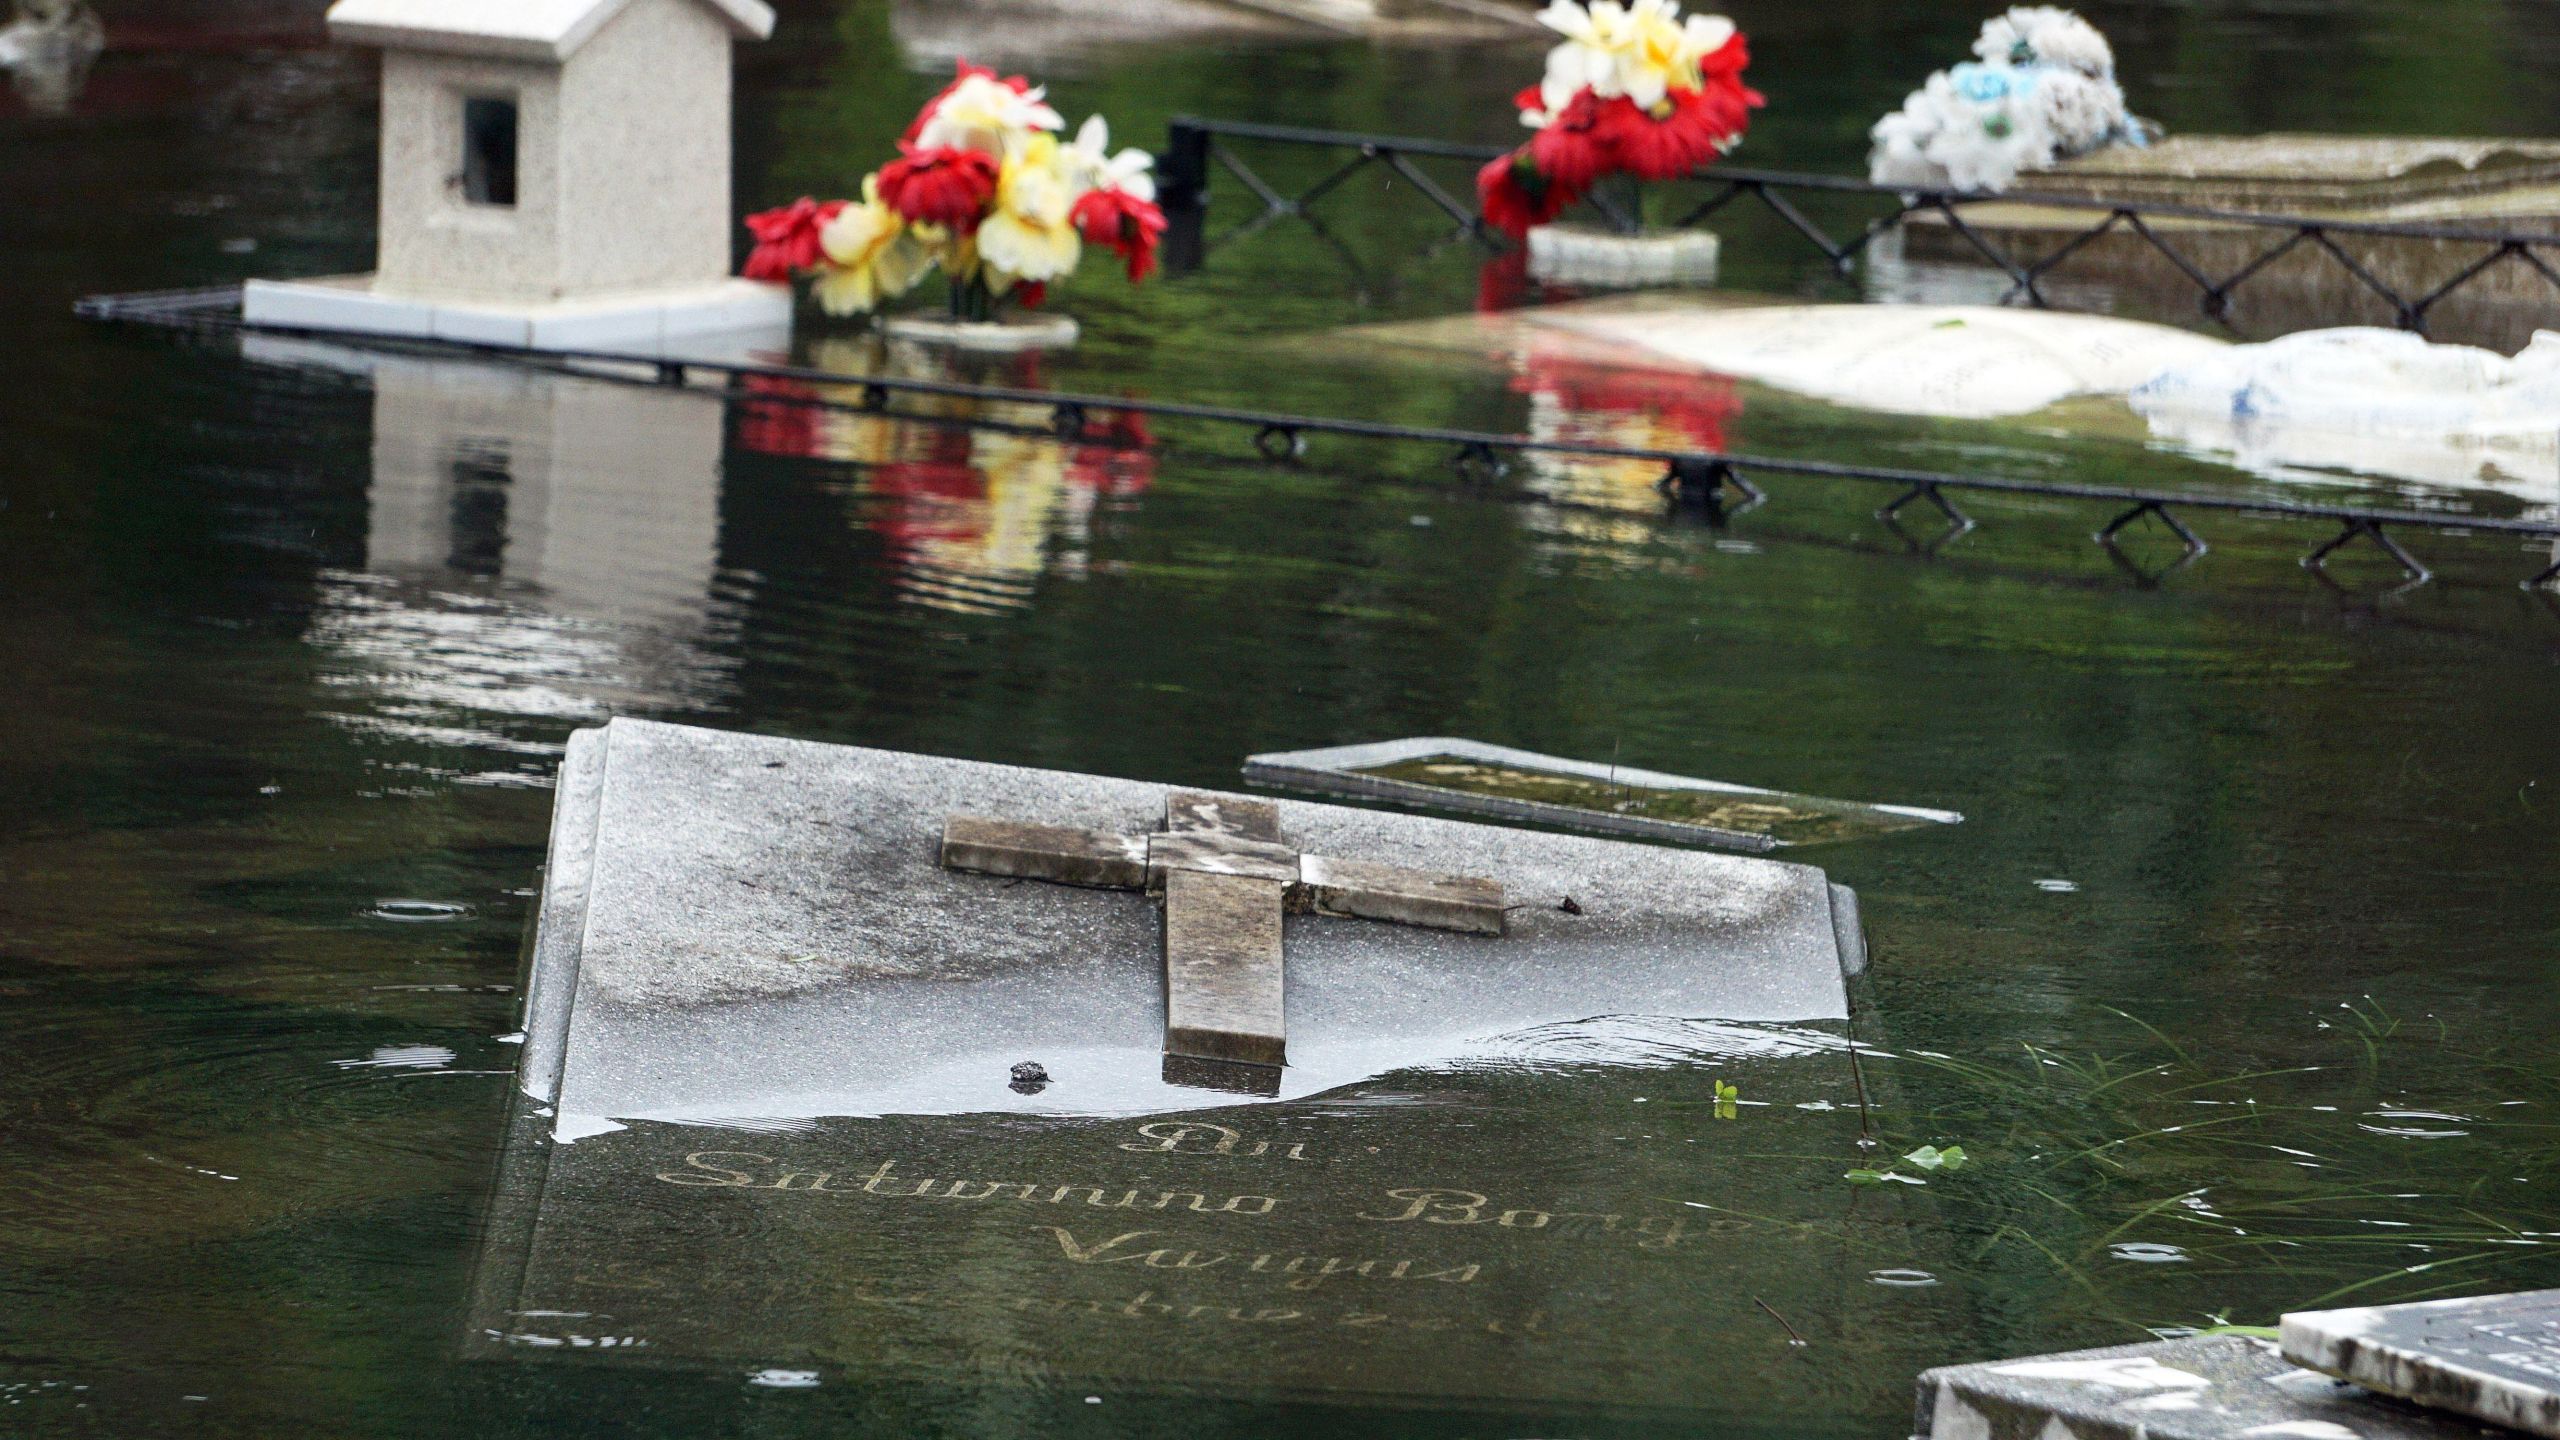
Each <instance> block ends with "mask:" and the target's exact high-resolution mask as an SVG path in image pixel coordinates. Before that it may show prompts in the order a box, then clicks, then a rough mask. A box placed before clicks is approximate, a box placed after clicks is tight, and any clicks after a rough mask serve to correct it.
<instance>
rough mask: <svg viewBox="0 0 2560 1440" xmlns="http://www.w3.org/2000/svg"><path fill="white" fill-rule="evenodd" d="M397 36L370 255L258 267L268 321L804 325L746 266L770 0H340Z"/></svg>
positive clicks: (622, 335) (621, 336)
mask: <svg viewBox="0 0 2560 1440" xmlns="http://www.w3.org/2000/svg"><path fill="white" fill-rule="evenodd" d="M329 28H330V30H331V32H332V33H333V34H334V35H335V36H336V37H337V38H338V39H339V40H341V41H344V42H348V43H353V44H358V45H374V46H380V47H381V48H382V51H383V56H382V161H381V175H382V204H381V235H380V242H379V248H380V256H379V261H378V268H377V269H376V272H375V273H373V274H371V275H357V276H341V277H337V278H333V279H328V280H315V281H304V282H293V283H276V282H267V281H258V282H253V283H252V284H251V285H250V286H249V287H248V290H247V292H246V296H245V299H244V305H245V308H246V312H247V315H248V318H249V319H250V321H252V322H253V323H258V324H269V325H289V326H298V327H309V328H314V329H334V330H357V331H364V332H368V333H374V334H391V335H433V336H438V337H441V338H445V339H453V340H471V341H480V342H486V343H493V344H507V345H533V346H538V347H542V348H546V349H577V348H606V347H613V348H622V347H633V346H641V347H657V346H660V345H663V344H664V343H665V342H666V341H667V340H668V339H670V338H671V337H676V336H683V335H693V334H702V333H712V332H719V331H727V330H736V329H752V328H771V327H775V326H779V325H787V324H788V323H789V320H790V313H791V297H790V293H789V291H788V289H787V288H786V287H782V286H778V285H762V284H756V283H753V282H749V281H744V280H732V279H730V278H728V271H729V244H730V236H731V233H732V230H731V226H732V217H731V214H730V194H729V109H730V79H729V69H730V55H729V51H730V46H731V43H732V41H733V40H734V39H736V38H738V37H740V36H744V37H747V38H751V39H762V38H763V37H764V36H766V35H768V34H770V33H772V30H773V12H772V11H771V10H770V9H768V8H766V6H765V5H764V4H763V0H338V3H336V4H335V5H332V6H331V7H330V9H329Z"/></svg>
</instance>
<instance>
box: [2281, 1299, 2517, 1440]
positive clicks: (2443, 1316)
mask: <svg viewBox="0 0 2560 1440" xmlns="http://www.w3.org/2000/svg"><path fill="white" fill-rule="evenodd" d="M2283 1344H2284V1356H2285V1358H2286V1359H2287V1360H2290V1361H2292V1362H2293V1363H2294V1364H2297V1365H2301V1366H2305V1367H2307V1368H2309V1369H2313V1370H2319V1371H2323V1372H2325V1373H2327V1374H2331V1375H2335V1376H2338V1377H2339V1378H2341V1379H2345V1380H2352V1381H2354V1382H2356V1383H2357V1384H2359V1385H2363V1386H2366V1387H2368V1388H2370V1389H2374V1390H2379V1391H2381V1392H2382V1393H2383V1394H2385V1395H2396V1396H2398V1397H2400V1398H2401V1399H2403V1400H2409V1401H2413V1402H2415V1403H2417V1404H2419V1405H2423V1406H2425V1407H2427V1408H2428V1409H2430V1410H2443V1411H2448V1412H2451V1413H2453V1414H2456V1415H2466V1416H2469V1417H2471V1418H2472V1419H2475V1420H2485V1421H2487V1422H2488V1423H2490V1424H2492V1425H2503V1426H2506V1427H2508V1428H2510V1429H2514V1430H2521V1431H2523V1432H2525V1433H2526V1434H2528V1435H2543V1436H2560V1290H2537V1291H2533V1292H2531V1293H2528V1294H2522V1295H2481V1296H2474V1297H2470V1298H2466V1299H2461V1300H2430V1301H2426V1302H2423V1303H2421V1304H2415V1305H2381V1306H2372V1307H2366V1308H2360V1309H2352V1310H2316V1311H2310V1312H2307V1313H2304V1314H2300V1315H2287V1316H2286V1317H2284V1329H2283Z"/></svg>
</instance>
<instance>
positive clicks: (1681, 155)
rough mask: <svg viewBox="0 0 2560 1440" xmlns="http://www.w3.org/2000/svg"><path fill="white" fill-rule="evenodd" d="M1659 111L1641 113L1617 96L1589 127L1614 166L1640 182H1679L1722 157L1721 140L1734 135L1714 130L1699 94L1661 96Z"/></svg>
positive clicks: (1704, 100) (1680, 91)
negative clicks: (1596, 122)
mask: <svg viewBox="0 0 2560 1440" xmlns="http://www.w3.org/2000/svg"><path fill="white" fill-rule="evenodd" d="M1661 112H1662V113H1660V114H1656V113H1653V112H1650V111H1647V110H1644V109H1642V108H1640V107H1638V106H1637V104H1636V103H1635V102H1634V101H1632V100H1629V99H1626V98H1625V97H1623V96H1621V97H1619V98H1617V99H1615V100H1610V101H1607V102H1605V103H1604V104H1602V106H1601V107H1600V121H1599V123H1598V124H1597V125H1596V126H1594V127H1593V133H1595V134H1597V135H1599V136H1600V137H1601V139H1602V141H1603V143H1605V144H1606V145H1608V147H1609V153H1610V155H1611V156H1612V157H1614V158H1615V159H1616V161H1617V163H1618V168H1619V169H1621V170H1624V171H1626V172H1627V173H1628V174H1630V175H1633V176H1635V177H1636V178H1637V179H1639V180H1677V179H1679V178H1680V177H1681V176H1683V175H1687V174H1689V173H1690V172H1691V171H1694V170H1696V169H1697V168H1698V167H1699V166H1701V165H1704V164H1706V163H1707V162H1708V161H1710V160H1713V159H1715V158H1716V156H1717V155H1718V154H1720V153H1722V151H1721V149H1720V148H1719V146H1720V142H1722V141H1723V140H1725V139H1726V138H1728V136H1729V135H1730V134H1731V133H1732V132H1729V131H1725V130H1721V129H1719V128H1718V127H1717V125H1716V123H1715V118H1714V115H1713V113H1712V111H1711V109H1710V107H1709V106H1708V105H1707V103H1706V98H1705V95H1704V94H1703V92H1700V91H1696V90H1674V91H1672V92H1671V93H1670V94H1669V95H1667V96H1665V97H1664V98H1663V102H1662V106H1661Z"/></svg>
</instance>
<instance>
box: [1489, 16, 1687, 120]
mask: <svg viewBox="0 0 2560 1440" xmlns="http://www.w3.org/2000/svg"><path fill="white" fill-rule="evenodd" d="M1538 23H1540V24H1542V25H1544V26H1546V27H1547V28H1548V29H1550V30H1553V31H1555V32H1556V33H1557V34H1559V35H1562V36H1563V37H1564V43H1562V44H1560V45H1558V46H1556V47H1555V48H1554V49H1553V50H1550V51H1548V52H1547V73H1546V78H1545V79H1544V80H1542V81H1541V82H1539V86H1538V99H1539V101H1540V104H1541V107H1542V108H1540V109H1538V110H1533V111H1525V112H1523V113H1522V115H1521V117H1520V120H1521V123H1522V124H1524V125H1527V126H1529V127H1530V128H1532V129H1537V128H1540V127H1543V126H1544V125H1546V124H1547V123H1548V121H1549V120H1551V119H1552V118H1553V117H1554V115H1555V113H1556V112H1557V111H1559V110H1562V109H1563V108H1564V107H1565V106H1566V105H1567V104H1570V103H1571V102H1572V100H1573V97H1574V96H1575V95H1576V94H1577V93H1579V92H1580V91H1581V90H1582V89H1583V88H1584V87H1586V86H1588V87H1589V88H1590V90H1591V93H1592V94H1594V95H1596V96H1598V97H1600V98H1601V99H1603V100H1611V99H1616V98H1617V97H1619V96H1622V95H1623V96H1625V97H1626V98H1627V99H1629V100H1632V101H1634V102H1635V103H1636V104H1638V105H1641V106H1644V107H1645V108H1647V109H1651V108H1653V107H1654V106H1656V105H1659V104H1661V103H1662V101H1663V97H1664V96H1665V95H1667V94H1668V93H1669V92H1671V91H1672V90H1675V89H1683V90H1685V89H1693V88H1695V87H1696V86H1697V85H1698V84H1699V83H1700V81H1701V76H1700V73H1699V64H1700V62H1701V61H1703V60H1704V59H1705V58H1706V57H1707V56H1709V55H1712V54H1714V53H1715V52H1716V51H1718V50H1721V49H1723V48H1724V46H1725V44H1726V43H1727V42H1729V41H1730V40H1732V39H1733V36H1734V25H1733V22H1732V21H1731V20H1728V19H1726V18H1724V17H1723V16H1721V15H1692V16H1689V17H1688V18H1687V19H1686V20H1683V19H1682V18H1681V15H1680V0H1628V3H1625V4H1620V3H1619V0H1591V3H1590V4H1588V5H1584V4H1581V3H1578V0H1554V3H1553V4H1550V5H1549V6H1548V7H1547V8H1546V9H1544V10H1542V11H1540V12H1538Z"/></svg>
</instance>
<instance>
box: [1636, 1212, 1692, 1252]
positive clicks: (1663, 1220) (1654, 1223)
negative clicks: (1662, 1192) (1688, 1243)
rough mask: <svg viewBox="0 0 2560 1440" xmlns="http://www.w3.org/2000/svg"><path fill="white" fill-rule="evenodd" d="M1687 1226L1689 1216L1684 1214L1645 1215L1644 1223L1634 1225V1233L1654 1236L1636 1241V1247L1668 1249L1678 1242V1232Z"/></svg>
mask: <svg viewBox="0 0 2560 1440" xmlns="http://www.w3.org/2000/svg"><path fill="white" fill-rule="evenodd" d="M1688 1228H1689V1217H1688V1216H1686V1215H1651V1216H1647V1217H1646V1218H1645V1220H1644V1223H1642V1224H1640V1225H1638V1226H1636V1233H1637V1234H1639V1235H1651V1236H1652V1237H1654V1238H1652V1239H1650V1240H1639V1241H1637V1242H1636V1248H1637V1249H1639V1250H1669V1249H1671V1248H1673V1247H1674V1246H1676V1245H1678V1244H1679V1243H1680V1232H1681V1231H1683V1230H1686V1229H1688Z"/></svg>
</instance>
